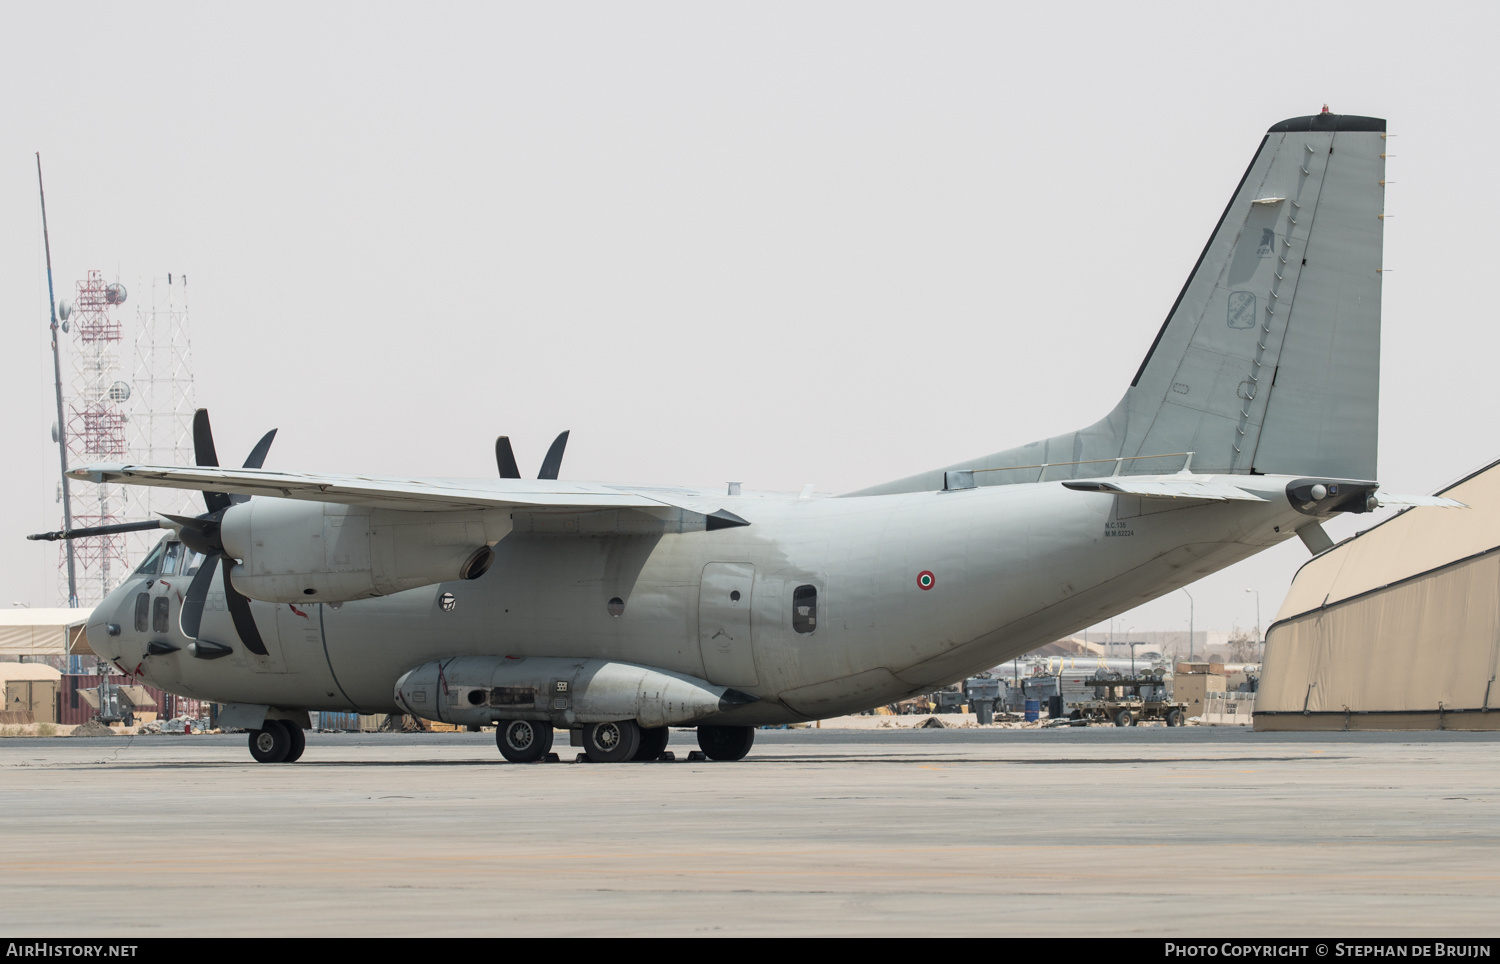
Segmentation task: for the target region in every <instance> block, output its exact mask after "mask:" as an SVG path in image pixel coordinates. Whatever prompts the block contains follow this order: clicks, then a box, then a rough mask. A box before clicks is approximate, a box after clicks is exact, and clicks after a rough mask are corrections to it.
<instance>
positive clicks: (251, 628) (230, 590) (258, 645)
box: [224, 559, 269, 656]
mask: <svg viewBox="0 0 1500 964" xmlns="http://www.w3.org/2000/svg"><path fill="white" fill-rule="evenodd" d="M228 563H229V560H228V559H226V560H225V566H224V601H225V602H226V603H228V604H229V615H230V616H231V617H233V619H234V631H235V632H237V633H239V635H240V642H242V643H244V644H245V648H246V649H248V650H250V652H252V653H254V654H256V655H257V656H266V655H269V654H267V653H266V644H265V643H264V642H262V641H261V638H260V630H259V629H257V628H256V626H255V616H254V615H252V614H251V612H250V600H249V599H248V598H247V597H245V596H242V595H240V593H239V590H238V589H235V588H234V581H233V580H231V579H230V578H229V565H228Z"/></svg>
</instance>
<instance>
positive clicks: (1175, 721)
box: [1167, 706, 1182, 726]
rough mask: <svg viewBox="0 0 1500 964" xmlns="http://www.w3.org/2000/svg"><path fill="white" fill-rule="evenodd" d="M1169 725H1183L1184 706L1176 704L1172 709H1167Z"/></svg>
mask: <svg viewBox="0 0 1500 964" xmlns="http://www.w3.org/2000/svg"><path fill="white" fill-rule="evenodd" d="M1167 725H1168V726H1181V725H1182V707H1180V706H1174V707H1172V709H1170V710H1167Z"/></svg>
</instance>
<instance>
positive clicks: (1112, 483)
mask: <svg viewBox="0 0 1500 964" xmlns="http://www.w3.org/2000/svg"><path fill="white" fill-rule="evenodd" d="M1063 487H1064V488H1069V489H1076V490H1078V491H1079V492H1114V493H1118V494H1120V495H1136V496H1140V497H1141V498H1143V499H1204V500H1207V501H1209V502H1230V501H1236V502H1265V501H1267V500H1266V499H1264V498H1262V497H1261V496H1258V495H1253V494H1252V493H1249V492H1246V491H1245V490H1244V489H1241V488H1239V487H1237V486H1233V485H1230V484H1229V483H1227V482H1213V481H1209V480H1206V479H1203V480H1200V479H1191V478H1181V479H1175V478H1174V479H1085V480H1083V481H1079V482H1064V483H1063Z"/></svg>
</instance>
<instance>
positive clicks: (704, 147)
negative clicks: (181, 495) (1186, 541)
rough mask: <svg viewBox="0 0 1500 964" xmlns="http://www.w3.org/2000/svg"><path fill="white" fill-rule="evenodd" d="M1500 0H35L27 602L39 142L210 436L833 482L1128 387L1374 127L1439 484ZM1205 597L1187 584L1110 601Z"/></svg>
mask: <svg viewBox="0 0 1500 964" xmlns="http://www.w3.org/2000/svg"><path fill="white" fill-rule="evenodd" d="M1497 20H1500V14H1497V12H1496V10H1495V8H1493V7H1487V6H1482V5H1479V4H1452V5H1442V6H1432V5H1420V6H1419V5H1416V4H1394V3H1369V2H1363V3H1347V4H1343V3H1322V4H1316V5H1311V6H1304V7H1301V8H1299V9H1298V10H1297V11H1296V12H1295V15H1293V14H1291V13H1289V12H1285V11H1282V10H1280V9H1279V8H1275V7H1268V6H1260V7H1248V8H1247V7H1245V6H1244V5H1208V4H1186V3H1184V4H1168V3H1135V4H1129V5H1120V4H1102V3H1100V4H1086V3H1085V4H1068V5H1061V4H1059V5H1041V4H1033V5H1020V4H993V3H973V4H970V3H938V2H934V3H923V4H890V3H878V2H859V3H805V2H799V3H755V4H738V3H723V4H697V3H632V4H608V3H569V4H507V3H494V2H491V3H434V4H423V5H417V4H383V3H370V2H362V3H359V4H353V3H323V4H290V3H286V4H282V3H257V4H186V3H184V4H164V3H137V4H130V5H121V4H80V3H56V4H30V5H25V6H23V5H19V4H12V5H8V6H6V7H5V8H4V11H3V12H0V24H3V27H4V29H0V82H3V84H4V89H5V90H6V91H7V96H6V97H5V98H4V99H3V102H0V225H3V226H4V230H3V232H0V326H3V327H0V331H3V345H4V350H3V352H0V366H3V374H0V406H3V411H4V413H5V418H4V419H3V420H0V433H3V435H0V441H3V444H4V447H5V451H8V452H10V453H11V456H10V458H9V459H7V466H8V471H6V472H5V473H4V474H3V476H0V493H3V498H0V533H4V534H6V537H7V538H8V539H9V540H10V541H9V543H6V544H7V545H8V546H9V548H8V549H6V550H4V551H0V604H3V603H5V602H10V601H15V602H23V603H27V604H30V605H33V606H38V605H56V604H57V598H58V595H57V582H56V558H57V557H56V548H55V547H54V546H50V545H46V544H36V543H29V542H26V541H24V540H23V539H22V538H21V537H22V536H23V535H24V534H25V533H28V532H35V531H40V530H44V529H50V528H55V527H56V526H57V524H58V522H59V515H60V510H59V507H58V505H57V503H56V501H55V490H56V485H57V481H56V467H57V456H56V449H55V447H53V446H52V444H51V439H50V435H49V431H50V427H51V425H52V422H53V420H54V412H53V405H54V403H53V399H52V380H51V358H50V354H49V351H48V339H47V331H46V324H47V310H48V309H47V288H46V275H45V270H44V262H43V254H42V232H41V217H40V212H39V207H38V204H37V190H36V157H35V154H36V152H41V155H42V162H43V165H44V170H45V176H46V186H47V202H48V216H49V222H50V229H51V243H52V255H53V267H54V272H55V277H56V279H57V285H58V288H59V290H60V292H71V291H72V290H73V286H74V284H75V282H76V281H77V280H78V279H80V278H82V277H83V276H84V273H85V272H86V271H87V270H88V269H90V268H98V269H101V270H103V271H104V272H105V274H106V276H107V277H108V278H109V279H110V280H119V281H121V282H123V283H125V284H126V285H127V287H129V288H131V289H132V290H133V291H135V292H139V291H140V290H141V288H140V286H141V284H142V283H143V282H144V284H145V285H146V286H147V287H149V285H150V283H151V279H152V278H154V277H161V276H164V275H165V274H166V273H167V272H169V271H170V272H173V274H174V276H176V277H179V278H180V277H181V276H182V275H186V276H187V277H188V280H189V287H188V289H187V290H188V292H189V295H188V304H189V310H190V315H191V324H192V351H193V369H194V376H195V390H196V396H197V401H198V403H199V404H201V405H204V406H206V407H207V408H209V409H210V410H211V411H212V413H213V420H214V427H215V432H216V436H217V439H218V445H219V450H220V452H221V454H222V453H229V452H235V451H240V450H246V451H247V450H248V449H249V447H250V446H251V445H252V444H253V443H254V441H255V440H256V439H257V438H258V437H259V436H260V434H261V433H262V432H264V431H265V430H266V429H267V428H270V427H278V428H279V429H280V434H279V436H278V437H277V440H276V444H275V447H274V448H273V450H272V453H271V457H270V460H269V462H268V463H267V464H268V467H275V468H282V469H287V470H294V471H295V470H307V471H319V470H322V471H359V472H365V473H373V474H396V475H417V476H424V475H425V476H485V477H488V476H491V475H492V474H493V472H494V462H493V440H494V437H495V436H496V435H497V434H509V435H510V436H511V437H512V440H513V442H514V445H515V448H516V453H517V457H518V459H519V461H520V463H521V466H522V469H523V471H527V472H528V474H534V472H535V469H536V466H537V465H538V464H539V463H540V461H541V457H542V455H543V453H544V452H545V451H546V447H547V445H548V443H549V442H550V441H551V439H552V437H553V436H554V435H555V434H556V433H557V432H559V431H561V430H562V429H565V428H566V429H571V430H572V436H571V440H570V444H569V450H568V453H567V458H566V460H565V461H564V464H563V477H564V478H573V479H586V480H595V481H612V482H667V483H681V484H702V485H722V484H723V483H724V482H726V481H729V480H741V481H743V482H744V484H745V487H746V489H770V490H791V491H796V490H799V489H801V488H802V486H803V485H804V484H806V483H814V484H815V485H816V487H817V490H818V491H819V492H841V491H849V490H852V489H857V488H860V487H863V486H867V485H872V484H875V483H878V482H881V481H886V480H889V479H893V478H899V477H902V476H905V475H909V474H911V473H913V472H916V471H919V470H922V469H926V468H933V467H937V466H941V465H946V464H950V463H953V462H956V461H959V460H962V459H966V458H971V457H974V456H978V455H982V454H985V453H988V452H993V451H998V450H1001V449H1005V448H1009V447H1011V446H1014V445H1018V444H1022V443H1025V442H1029V441H1032V440H1034V439H1040V438H1045V437H1048V436H1051V435H1054V434H1058V433H1061V432H1065V431H1070V430H1072V429H1076V428H1079V427H1082V426H1084V425H1086V424H1089V423H1092V422H1093V421H1095V420H1097V419H1098V418H1099V417H1101V416H1102V415H1103V414H1104V413H1105V412H1107V411H1108V410H1109V409H1110V408H1111V407H1113V405H1114V403H1115V402H1116V400H1117V399H1118V398H1119V397H1120V395H1121V394H1122V393H1123V392H1124V390H1125V388H1126V387H1127V386H1128V384H1129V381H1130V378H1131V376H1132V375H1133V374H1134V372H1135V369H1136V367H1137V365H1138V364H1139V362H1140V359H1141V358H1142V357H1143V356H1144V354H1145V352H1146V350H1147V348H1148V347H1149V346H1150V344H1151V340H1152V338H1153V337H1154V336H1155V334H1156V331H1157V329H1158V327H1159V326H1160V324H1161V321H1162V319H1163V317H1164V316H1165V315H1166V312H1167V310H1168V309H1169V308H1170V306H1171V304H1172V301H1173V299H1174V298H1175V297H1176V294H1177V292H1178V290H1179V289H1180V287H1181V286H1182V284H1183V282H1184V281H1185V280H1186V278H1187V275H1188V272H1189V271H1190V269H1191V268H1192V265H1193V263H1194V261H1195V260H1196V258H1197V256H1198V252H1199V251H1200V250H1201V248H1202V246H1203V244H1204V242H1205V241H1206V240H1207V237H1208V235H1209V233H1210V232H1211V230H1212V229H1213V226H1214V224H1215V222H1216V221H1217V219H1218V217H1219V213H1220V212H1221V211H1222V209H1223V207H1224V204H1225V203H1226V202H1227V200H1228V199H1229V195H1230V193H1231V192H1232V191H1233V189H1234V187H1235V184H1236V183H1237V182H1238V179H1239V177H1240V174H1241V173H1242V172H1243V170H1244V168H1245V165H1246V164H1247V163H1248V161H1249V158H1250V156H1251V154H1252V153H1253V151H1254V149H1255V147H1256V145H1257V144H1258V143H1259V140H1260V137H1261V135H1262V133H1263V132H1264V131H1265V129H1266V128H1267V127H1269V126H1270V125H1271V124H1273V123H1275V122H1276V121H1279V120H1281V119H1283V118H1286V117H1292V116H1297V115H1302V114H1309V113H1315V112H1317V111H1318V110H1319V109H1320V108H1321V107H1322V105H1323V104H1325V103H1326V104H1328V105H1329V106H1330V108H1331V109H1332V110H1333V111H1335V112H1337V113H1350V114H1367V115H1375V116H1380V117H1385V118H1388V120H1389V127H1388V129H1389V130H1390V131H1391V133H1392V134H1394V135H1396V136H1395V137H1393V138H1392V139H1391V140H1390V144H1391V147H1390V149H1389V152H1390V154H1391V157H1390V158H1389V161H1388V166H1387V177H1388V180H1389V187H1388V191H1387V213H1388V215H1389V220H1388V221H1387V223H1386V224H1387V227H1386V233H1385V245H1386V247H1385V265H1386V268H1387V273H1386V274H1385V275H1384V278H1385V282H1384V285H1385V287H1384V341H1383V360H1382V371H1381V404H1382V412H1381V414H1382V418H1381V431H1380V446H1381V448H1380V475H1381V480H1382V482H1383V483H1384V484H1385V485H1386V486H1387V487H1388V488H1390V489H1393V490H1397V491H1404V492H1428V491H1432V490H1433V489H1435V488H1437V487H1439V486H1441V485H1444V484H1445V483H1447V482H1450V481H1452V480H1454V479H1456V478H1458V477H1460V476H1462V475H1464V474H1466V473H1468V472H1469V471H1471V470H1473V469H1475V468H1477V467H1479V466H1481V465H1483V464H1486V463H1488V462H1490V461H1492V460H1494V459H1495V458H1497V457H1500V438H1497V431H1496V428H1495V426H1494V425H1493V423H1491V422H1490V421H1489V419H1488V418H1487V417H1486V416H1485V415H1484V414H1483V413H1484V412H1486V411H1488V409H1489V408H1490V407H1491V398H1490V396H1491V391H1490V388H1491V384H1492V383H1493V381H1494V377H1493V375H1492V373H1491V368H1492V361H1491V355H1492V353H1493V348H1494V344H1495V338H1494V335H1493V333H1492V329H1493V325H1494V322H1493V320H1492V318H1493V314H1494V308H1493V302H1494V297H1493V285H1492V283H1491V281H1490V276H1491V274H1492V271H1493V267H1492V266H1493V264H1494V262H1495V255H1496V253H1497V244H1496V241H1495V229H1494V225H1495V224H1497V223H1500V218H1497V213H1500V212H1497V210H1496V208H1497V206H1500V201H1497V192H1496V189H1495V187H1494V175H1493V169H1494V165H1495V158H1496V157H1497V156H1500V151H1497V148H1500V143H1497V141H1500V133H1497V130H1496V124H1495V123H1494V120H1493V118H1494V117H1495V116H1496V114H1497V109H1496V108H1497V104H1496V100H1497V97H1500V85H1496V84H1495V83H1494V81H1493V74H1492V68H1491V66H1490V64H1491V63H1492V53H1491V51H1490V50H1489V49H1487V45H1488V44H1489V43H1490V38H1492V37H1493V36H1495V34H1496V28H1497V26H1500V24H1497ZM133 307H134V304H133V303H132V304H127V306H126V308H127V310H126V312H125V317H127V318H133V311H132V310H130V309H133ZM229 457H230V456H228V455H226V456H225V458H226V461H227V460H228V458H229ZM528 470H529V471H528ZM1428 511H1439V510H1428ZM1372 521H1374V520H1373V518H1372V517H1370V516H1364V517H1359V518H1353V519H1345V520H1340V521H1338V522H1336V523H1334V524H1332V525H1330V526H1329V529H1330V532H1332V534H1333V535H1334V536H1335V538H1338V537H1342V536H1344V535H1349V534H1351V533H1352V532H1353V531H1355V530H1356V529H1357V528H1363V527H1365V526H1367V525H1369V524H1370V523H1371V522H1372ZM1306 558H1307V552H1306V550H1305V549H1304V548H1303V547H1302V546H1301V544H1300V543H1299V542H1297V541H1296V540H1293V541H1292V542H1290V543H1289V544H1286V545H1283V546H1281V547H1279V548H1277V549H1273V550H1270V551H1268V552H1265V553H1263V554H1261V555H1260V556H1258V557H1256V558H1254V559H1252V560H1249V561H1247V562H1245V563H1242V564H1240V565H1238V566H1235V567H1233V568H1231V569H1228V570H1225V571H1224V572H1222V573H1219V574H1218V575H1215V576H1212V577H1209V578H1207V579H1205V580H1203V581H1201V582H1200V583H1198V584H1196V585H1195V586H1194V587H1193V588H1191V589H1190V590H1189V591H1190V592H1191V593H1192V595H1193V618H1194V620H1195V625H1196V627H1197V628H1199V629H1204V628H1208V629H1253V627H1254V626H1255V624H1256V620H1257V618H1259V620H1260V621H1261V623H1262V624H1263V625H1264V624H1268V623H1269V622H1270V619H1271V616H1272V614H1273V613H1274V612H1275V610H1276V608H1277V607H1278V605H1279V604H1280V602H1281V599H1282V597H1283V596H1284V594H1285V592H1286V588H1287V586H1288V584H1289V582H1290V580H1291V577H1292V575H1293V574H1294V573H1295V571H1296V568H1297V566H1298V565H1300V564H1301V562H1302V561H1304V560H1305V559H1306ZM1247 590H1253V591H1251V592H1247ZM1257 592H1258V593H1259V595H1258V597H1257V595H1256V593H1257ZM1257 599H1258V601H1259V617H1257V612H1256V603H1257ZM1188 618H1189V605H1188V600H1187V599H1186V598H1185V594H1184V593H1181V592H1179V593H1174V594H1172V595H1171V596H1170V597H1167V598H1164V599H1161V600H1158V601H1156V602H1153V603H1151V604H1148V605H1146V606H1143V607H1141V608H1140V609H1137V610H1134V611H1132V612H1130V613H1127V614H1125V615H1123V616H1121V617H1119V618H1118V619H1117V620H1116V625H1117V628H1118V629H1119V631H1121V632H1127V631H1128V629H1127V628H1135V629H1176V628H1185V627H1186V624H1187V621H1188Z"/></svg>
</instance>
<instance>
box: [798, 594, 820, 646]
mask: <svg viewBox="0 0 1500 964" xmlns="http://www.w3.org/2000/svg"><path fill="white" fill-rule="evenodd" d="M792 628H793V629H795V630H796V631H797V632H799V633H802V634H803V635H806V634H808V633H811V632H814V631H816V630H817V628H818V587H817V586H798V587H797V588H796V589H794V590H792Z"/></svg>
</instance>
